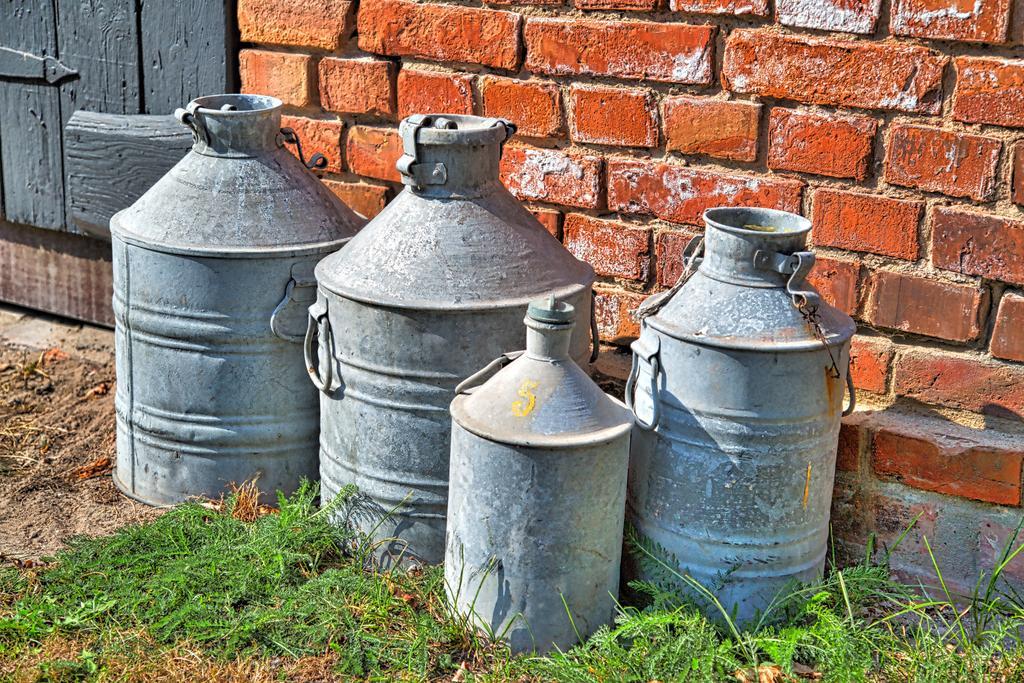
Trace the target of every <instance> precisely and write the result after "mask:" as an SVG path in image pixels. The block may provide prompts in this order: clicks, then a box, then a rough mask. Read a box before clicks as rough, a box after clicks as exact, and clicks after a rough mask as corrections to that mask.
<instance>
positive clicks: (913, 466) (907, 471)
mask: <svg viewBox="0 0 1024 683" xmlns="http://www.w3.org/2000/svg"><path fill="white" fill-rule="evenodd" d="M944 431H946V433H942V432H938V431H936V430H934V429H930V430H916V429H914V428H913V426H911V425H910V424H907V425H900V426H899V427H896V428H885V429H881V430H879V431H878V432H877V433H876V434H875V435H874V439H873V443H872V448H871V464H872V468H873V469H874V471H875V474H877V475H879V476H883V477H896V478H898V479H899V480H900V481H902V482H903V483H904V484H907V485H908V486H913V487H914V488H918V489H924V490H926V491H935V492H937V493H945V494H947V495H952V496H960V497H962V498H970V499H972V500H980V501H984V502H986V503H997V504H999V505H1020V493H1021V474H1022V465H1024V450H1021V449H1020V448H1013V447H1012V446H1010V445H1009V444H1006V443H1003V442H991V443H989V440H988V439H986V438H985V436H984V435H983V434H979V435H977V436H975V435H974V434H973V433H972V432H971V431H970V430H966V429H963V428H959V427H955V426H949V427H946V428H944ZM971 437H974V439H978V440H980V441H981V443H977V442H975V443H973V444H972V443H971V442H972V439H971Z"/></svg>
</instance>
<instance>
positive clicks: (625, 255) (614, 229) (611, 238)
mask: <svg viewBox="0 0 1024 683" xmlns="http://www.w3.org/2000/svg"><path fill="white" fill-rule="evenodd" d="M563 229H564V231H565V239H564V242H565V248H566V249H568V250H569V252H570V253H572V255H573V256H575V257H576V258H578V259H580V260H581V261H586V262H587V263H589V264H590V265H591V266H593V267H594V272H596V273H597V274H598V275H605V276H607V277H618V278H625V279H628V280H639V281H641V282H645V281H646V280H647V275H648V273H649V272H650V268H651V246H650V242H651V231H650V229H649V228H640V227H636V226H633V225H629V224H628V223H620V222H619V221H606V220H601V219H599V218H591V217H590V216H584V215H582V214H578V213H571V214H569V215H568V216H566V217H565V226H564V228H563Z"/></svg>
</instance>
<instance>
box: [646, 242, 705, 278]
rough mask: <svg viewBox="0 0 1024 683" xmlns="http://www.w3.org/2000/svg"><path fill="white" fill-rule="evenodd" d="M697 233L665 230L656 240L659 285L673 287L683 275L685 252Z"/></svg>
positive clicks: (655, 251)
mask: <svg viewBox="0 0 1024 683" xmlns="http://www.w3.org/2000/svg"><path fill="white" fill-rule="evenodd" d="M695 234H696V233H693V232H682V231H679V230H663V231H661V232H660V233H658V236H657V237H656V238H655V240H654V253H655V259H656V264H657V272H658V285H659V286H661V287H671V286H672V285H674V284H675V283H676V282H678V281H679V278H680V276H681V275H682V274H683V267H684V264H683V250H684V249H685V248H686V245H687V244H689V242H690V240H691V239H692V238H693V236H694V235H695Z"/></svg>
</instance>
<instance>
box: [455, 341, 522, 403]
mask: <svg viewBox="0 0 1024 683" xmlns="http://www.w3.org/2000/svg"><path fill="white" fill-rule="evenodd" d="M524 353H526V351H510V352H509V353H503V354H501V355H500V356H498V357H497V358H495V359H494V360H492V361H491V362H490V363H488V364H487V365H485V366H484V367H483V368H481V369H480V370H477V371H476V372H474V373H473V374H472V375H470V376H469V377H467V378H466V379H464V380H462V381H461V382H459V383H458V385H456V387H455V393H456V394H465V393H468V392H469V390H470V389H473V388H476V387H478V386H480V385H481V384H483V383H484V381H485V380H486V379H487V378H488V377H490V376H491V375H493V374H494V373H496V372H497V371H498V370H501V369H502V368H503V367H505V366H506V365H508V364H509V363H511V362H512V361H514V360H515V359H516V358H519V356H521V355H523V354H524Z"/></svg>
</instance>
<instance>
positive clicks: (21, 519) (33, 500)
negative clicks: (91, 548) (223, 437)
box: [0, 310, 158, 564]
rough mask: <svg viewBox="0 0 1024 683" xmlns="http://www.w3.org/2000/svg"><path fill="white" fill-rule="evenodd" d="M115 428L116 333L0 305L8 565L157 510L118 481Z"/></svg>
mask: <svg viewBox="0 0 1024 683" xmlns="http://www.w3.org/2000/svg"><path fill="white" fill-rule="evenodd" d="M114 435H115V431H114V363H113V337H112V335H111V334H110V332H109V331H106V330H99V329H96V328H90V327H88V326H85V327H82V326H77V325H68V324H66V323H62V322H60V321H51V320H48V319H46V318H41V317H39V316H26V315H24V314H23V313H21V312H17V311H13V312H12V311H11V310H5V311H0V563H5V562H15V563H20V564H24V563H25V562H34V561H38V560H39V559H40V558H42V557H45V556H47V555H52V554H53V553H54V552H55V551H57V550H59V549H60V548H61V547H63V546H64V544H65V543H66V542H67V540H68V539H69V538H71V537H73V536H77V535H81V534H87V535H102V534H109V533H111V532H113V531H114V530H116V529H117V528H119V527H121V526H124V525H125V524H130V523H133V522H139V521H144V520H147V519H151V518H153V517H154V516H155V515H156V514H158V512H156V511H154V510H152V509H151V508H148V507H146V506H143V505H140V504H138V503H135V502H134V501H132V500H130V499H128V498H126V497H125V496H123V495H121V493H119V492H118V491H117V489H116V488H115V487H114V484H113V482H112V480H111V477H110V471H111V463H112V460H113V458H114V439H115V436H114Z"/></svg>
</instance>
